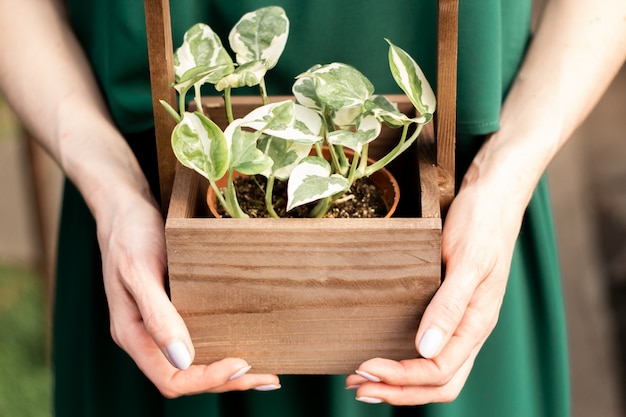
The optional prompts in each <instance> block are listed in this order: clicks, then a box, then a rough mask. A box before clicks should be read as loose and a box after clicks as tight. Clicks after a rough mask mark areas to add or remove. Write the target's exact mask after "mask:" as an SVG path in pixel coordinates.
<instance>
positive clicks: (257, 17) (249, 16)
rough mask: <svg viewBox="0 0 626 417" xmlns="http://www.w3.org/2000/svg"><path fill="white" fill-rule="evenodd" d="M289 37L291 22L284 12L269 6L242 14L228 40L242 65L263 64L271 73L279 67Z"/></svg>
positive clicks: (279, 8)
mask: <svg viewBox="0 0 626 417" xmlns="http://www.w3.org/2000/svg"><path fill="white" fill-rule="evenodd" d="M288 34H289V19H287V15H286V14H285V11H284V10H283V9H282V8H281V7H278V6H270V7H264V8H261V9H258V10H256V11H253V12H250V13H246V14H245V15H243V16H242V17H241V19H240V20H239V22H237V24H236V25H235V26H234V27H233V29H232V30H231V32H230V35H229V36H228V40H229V42H230V47H231V48H232V50H233V51H234V52H235V53H236V54H237V62H238V63H239V64H241V65H243V64H245V63H247V62H250V61H264V62H265V67H266V69H268V70H269V69H272V68H274V67H275V66H276V63H277V62H278V59H279V58H280V55H281V54H282V53H283V50H284V49H285V45H286V43H287V36H288Z"/></svg>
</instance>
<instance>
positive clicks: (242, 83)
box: [215, 61, 267, 91]
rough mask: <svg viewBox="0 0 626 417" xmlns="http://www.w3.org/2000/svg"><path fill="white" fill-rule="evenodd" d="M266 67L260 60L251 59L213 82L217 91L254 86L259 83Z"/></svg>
mask: <svg viewBox="0 0 626 417" xmlns="http://www.w3.org/2000/svg"><path fill="white" fill-rule="evenodd" d="M266 72H267V68H265V64H264V63H263V62H262V61H251V62H248V63H246V64H243V65H241V66H238V67H237V68H235V70H234V71H233V72H232V73H231V74H228V75H227V76H226V77H224V78H222V79H221V80H219V81H218V82H217V83H216V84H215V89H216V90H217V91H223V90H225V89H226V88H228V87H230V88H239V87H254V86H255V85H259V83H260V82H261V79H263V77H264V76H265V73H266Z"/></svg>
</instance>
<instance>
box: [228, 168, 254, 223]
mask: <svg viewBox="0 0 626 417" xmlns="http://www.w3.org/2000/svg"><path fill="white" fill-rule="evenodd" d="M226 204H227V205H226V206H224V208H225V209H226V210H227V211H228V214H230V217H234V218H235V217H236V218H243V219H246V218H248V217H249V216H248V215H247V214H246V213H245V212H244V211H243V210H242V209H241V207H240V206H239V201H238V200H237V193H236V192H235V184H234V183H233V170H232V169H229V170H228V186H227V187H226Z"/></svg>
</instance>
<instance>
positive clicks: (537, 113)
mask: <svg viewBox="0 0 626 417" xmlns="http://www.w3.org/2000/svg"><path fill="white" fill-rule="evenodd" d="M625 57H626V2H624V1H623V0H605V1H601V2H598V1H595V0H552V1H549V2H548V5H547V8H546V10H545V13H544V16H543V18H542V21H541V24H540V26H539V29H538V31H537V33H536V36H535V37H534V39H533V41H532V44H531V46H530V49H529V51H528V54H527V56H526V59H525V60H524V64H523V66H522V68H521V70H520V71H519V74H518V76H517V78H516V80H515V82H514V85H513V87H512V89H511V91H510V93H509V95H508V97H507V99H506V102H505V105H504V108H503V111H502V117H501V129H500V131H498V132H497V133H495V134H493V135H492V136H491V137H490V139H489V140H488V141H487V142H486V144H485V146H484V147H483V148H482V149H481V151H480V152H479V154H478V155H477V157H476V159H475V161H474V164H473V165H472V167H471V168H470V170H469V172H468V174H467V176H466V179H465V181H464V184H465V185H475V184H476V183H479V182H484V183H485V184H489V185H490V186H492V187H493V188H491V191H493V190H497V192H498V193H499V194H500V195H501V196H504V197H506V198H508V199H509V201H510V202H513V203H519V204H517V206H518V207H520V208H521V209H523V208H524V207H525V206H526V204H527V203H528V201H529V199H530V197H531V195H532V192H533V190H534V188H535V186H536V184H537V182H538V180H539V178H540V177H541V175H542V173H543V172H544V171H545V169H546V167H547V166H548V164H549V163H550V161H551V160H552V158H553V157H554V155H555V154H556V153H557V151H558V150H559V149H560V148H561V146H562V145H563V144H564V143H565V141H566V140H567V139H568V138H569V137H570V136H571V134H572V133H573V132H574V130H575V129H576V128H577V127H578V126H579V124H580V123H581V122H582V121H583V120H584V118H585V117H586V116H587V115H588V114H589V112H590V111H591V110H592V108H593V107H594V105H595V104H596V103H597V101H598V100H599V98H600V97H601V96H602V94H603V93H604V91H605V90H606V88H607V87H608V85H609V83H610V82H611V80H612V79H613V77H614V75H615V74H616V72H617V71H618V70H619V68H620V66H621V65H622V63H623V61H624V58H625ZM479 178H480V179H481V181H477V180H478V179H479Z"/></svg>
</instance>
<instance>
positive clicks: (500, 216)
mask: <svg viewBox="0 0 626 417" xmlns="http://www.w3.org/2000/svg"><path fill="white" fill-rule="evenodd" d="M494 188H495V187H494ZM494 188H491V187H485V186H482V185H480V184H476V183H471V184H470V183H469V182H466V184H465V185H464V186H463V187H462V189H461V191H460V192H459V194H458V196H457V197H456V199H455V200H454V202H453V204H452V205H451V207H450V210H449V212H448V216H447V217H446V221H445V226H444V230H443V238H442V258H443V259H442V260H443V262H444V264H445V265H446V272H445V279H444V281H443V284H442V286H441V288H440V289H439V290H438V291H437V293H436V294H435V296H434V298H433V299H432V301H431V303H430V304H429V306H428V308H427V309H426V311H425V313H424V316H423V319H422V322H421V324H420V327H419V330H418V332H417V337H416V350H417V351H418V352H419V353H420V355H421V356H422V358H419V359H410V360H404V361H400V362H396V361H391V360H386V359H372V360H369V361H367V362H365V363H363V364H362V365H361V366H360V367H359V369H358V370H357V374H355V375H351V376H349V377H348V379H347V381H346V383H347V386H352V387H355V386H358V389H357V399H359V400H361V401H364V402H387V403H390V404H394V405H417V404H426V403H431V402H449V401H452V400H453V399H455V398H456V397H457V396H458V394H459V393H460V392H461V389H462V387H463V386H464V384H465V381H466V379H467V377H468V375H469V373H470V370H471V369H472V366H473V363H474V360H475V358H476V355H477V354H478V352H479V350H480V349H481V347H482V346H483V344H484V343H485V341H486V339H487V337H488V336H489V334H490V333H491V331H492V330H493V328H494V327H495V325H496V322H497V319H498V314H499V311H500V306H501V304H502V299H503V297H504V292H505V288H506V283H507V279H508V273H509V267H510V262H511V257H512V254H513V249H514V246H515V240H516V237H517V234H518V232H519V227H520V223H521V217H522V214H523V208H522V209H520V208H515V207H511V200H508V201H507V199H506V198H493V197H494V196H493V194H492V192H493V189H494ZM503 197H504V196H503Z"/></svg>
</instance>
